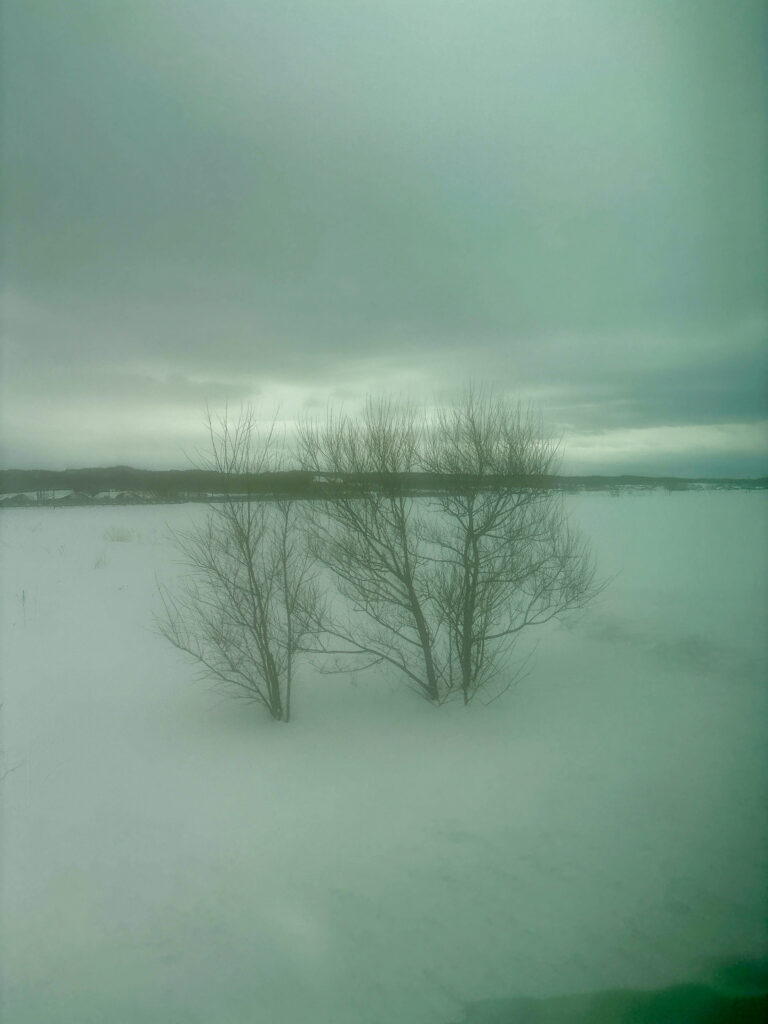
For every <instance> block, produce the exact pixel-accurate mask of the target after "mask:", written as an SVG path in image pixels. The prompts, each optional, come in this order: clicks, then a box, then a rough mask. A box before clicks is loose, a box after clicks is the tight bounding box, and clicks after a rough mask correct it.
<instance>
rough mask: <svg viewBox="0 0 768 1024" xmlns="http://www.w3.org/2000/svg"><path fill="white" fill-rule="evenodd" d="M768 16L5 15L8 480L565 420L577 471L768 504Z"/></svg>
mask: <svg viewBox="0 0 768 1024" xmlns="http://www.w3.org/2000/svg"><path fill="white" fill-rule="evenodd" d="M763 18H764V10H763V4H762V3H760V2H759V0H740V2H739V3H738V4H732V5H726V4H723V3H722V2H720V0H675V2H674V3H656V2H653V0H640V2H636V3H619V4H617V3H615V2H613V0H541V2H537V3H535V4H532V3H529V2H524V0H511V2H510V0H505V2H503V3H498V2H495V0H479V2H477V3H472V4H467V3H464V2H459V0H441V2H435V0H420V2H418V3H413V2H411V0H385V2H383V3H376V4H373V3H368V2H363V3H346V2H343V0H298V2H296V3H291V4H286V3H284V2H283V0H220V2H217V3H215V4H213V3H212V2H211V0H164V2H163V3H161V4H158V3H156V2H154V0H130V2H127V0H117V2H110V3H103V4H94V3H92V2H90V0H68V2H67V3H65V4H62V3H59V2H58V0H38V2H36V3H33V4H30V3H23V2H10V3H8V4H6V9H5V11H4V15H3V46H4V52H3V103H4V109H3V143H4V163H5V182H4V210H3V212H4V220H5V229H4V240H5V256H6V259H5V265H4V270H3V280H2V288H3V294H2V298H3V307H4V314H3V333H4V341H3V358H2V370H3V382H2V399H3V410H4V411H3V417H4V418H3V452H2V464H4V465H5V466H7V467H8V466H14V467H23V466H28V467H48V468H64V467H66V466H74V467H77V466H86V465H114V464H130V465H134V466H140V467H147V468H152V467H158V468H163V467H166V468H167V467H173V466H177V467H181V466H183V465H184V460H183V454H182V451H183V450H193V449H194V447H195V446H196V445H197V444H198V443H199V442H200V441H201V439H202V429H201V409H202V407H203V406H204V404H205V402H206V401H208V402H210V403H211V405H212V406H213V407H214V408H217V407H221V406H222V405H223V404H224V403H225V402H229V403H230V406H232V407H235V406H237V405H239V404H240V403H241V402H244V401H248V400H250V399H253V398H257V399H259V400H260V401H261V403H262V405H263V408H264V409H265V411H266V414H267V415H271V414H272V412H273V411H274V410H275V409H276V408H279V409H280V416H281V418H283V419H285V421H286V422H287V423H288V424H290V423H292V422H293V420H294V419H295V418H296V417H297V416H299V415H301V414H302V413H303V412H306V411H308V410H310V411H311V410H317V409H321V408H322V407H323V406H324V404H325V403H326V401H327V400H328V399H334V400H336V401H339V402H341V401H343V402H344V403H345V404H346V406H347V408H354V407H355V406H356V405H357V404H358V403H359V402H360V400H361V399H362V397H363V396H364V395H365V394H366V393H371V392H381V391H388V392H397V393H407V394H410V395H412V396H415V397H419V398H421V399H423V400H425V401H427V402H431V401H434V400H436V399H443V398H445V396H446V395H449V394H451V393H453V392H454V391H455V390H456V388H457V386H458V385H460V384H462V383H463V382H464V381H465V380H466V379H467V377H468V376H469V375H473V376H474V377H475V378H476V379H477V380H478V381H480V382H482V381H485V380H492V381H493V382H494V383H495V384H496V385H497V386H498V387H499V388H500V389H501V390H502V391H507V392H508V393H509V394H510V395H511V396H512V397H513V398H515V399H517V398H520V399H523V400H533V401H535V402H536V403H538V404H539V405H541V406H542V407H543V410H544V413H545V415H546V418H547V422H548V423H549V424H550V425H551V427H552V429H553V431H554V432H555V433H557V434H559V433H564V434H565V436H566V437H567V439H568V449H567V462H566V466H565V470H566V471H567V472H607V473H610V472H645V473H650V474H674V475H709V476H712V475H719V476H751V475H765V474H766V472H768V441H767V437H768V432H767V431H766V419H768V414H767V413H766V400H765V394H766V387H765V386H766V365H767V360H768V356H767V355H766V353H767V352H768V347H767V346H766V344H765V342H766V323H767V322H768V316H767V313H766V289H765V280H766V279H768V264H767V262H766V224H767V223H768V209H767V208H766V192H765V187H764V184H765V180H766V178H767V177H768V159H767V154H768V146H767V145H766V121H765V99H766V92H765V84H766V79H765V68H766V53H765V33H764V32H763Z"/></svg>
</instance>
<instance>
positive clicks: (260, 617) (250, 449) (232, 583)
mask: <svg viewBox="0 0 768 1024" xmlns="http://www.w3.org/2000/svg"><path fill="white" fill-rule="evenodd" d="M207 423H208V434H209V442H210V448H209V451H208V453H207V454H206V455H204V456H201V468H205V469H208V470H213V471H214V472H216V473H218V474H220V478H221V480H222V486H223V488H224V494H223V495H221V496H220V499H221V500H218V501H216V502H215V503H212V504H211V505H210V507H209V511H208V515H207V517H206V519H205V521H204V522H203V523H202V524H200V525H199V526H195V527H192V528H191V529H189V530H185V531H174V533H173V539H174V542H175V544H176V547H177V550H178V552H179V554H180V556H181V562H182V564H183V565H184V566H185V568H186V570H187V572H186V575H185V576H184V577H183V578H182V583H181V587H180V588H179V590H178V591H177V592H175V593H171V591H170V590H169V589H168V588H167V587H163V586H161V587H160V594H161V599H162V604H163V611H162V613H161V614H160V615H159V616H157V618H156V625H157V628H158V631H159V632H160V634H161V635H162V636H164V637H165V638H166V639H167V640H169V641H170V642H171V643H172V644H173V645H174V646H175V647H177V648H179V650H182V651H184V652H185V653H187V654H188V655H190V656H191V657H192V658H193V659H194V660H195V661H197V662H198V663H199V664H200V665H201V666H202V667H203V668H204V670H205V672H206V674H208V675H210V676H212V677H213V678H215V679H217V680H219V681H220V682H222V683H225V684H227V685H228V686H230V687H232V688H234V689H235V691H239V693H240V694H241V696H243V697H246V698H248V699H251V700H255V701H258V702H259V703H261V704H263V705H264V707H266V708H267V710H268V711H269V713H270V714H271V716H272V717H273V718H274V719H277V720H282V721H286V722H287V721H289V719H290V716H291V703H292V687H293V680H294V671H295V663H296V658H297V655H298V654H299V653H300V652H301V650H302V646H303V644H304V642H305V640H306V638H307V635H308V634H309V633H311V632H312V631H313V629H314V628H315V626H314V624H315V623H317V622H319V621H320V620H321V618H322V615H321V614H320V605H321V600H320V595H319V592H318V589H317V587H316V583H315V579H314V572H313V568H312V560H311V557H310V554H309V552H308V550H307V547H306V545H305V544H304V543H303V533H302V531H301V530H300V528H299V525H298V518H297V517H298V510H297V508H296V506H295V503H294V502H292V501H291V500H285V499H281V498H279V497H276V498H275V497H273V498H270V500H264V496H263V495H261V496H260V495H256V494H254V493H253V490H252V483H253V480H254V477H255V476H256V475H257V474H259V473H265V472H267V471H274V470H275V469H277V468H278V465H279V459H280V456H279V455H278V453H277V450H276V444H275V438H274V424H273V425H272V427H271V428H270V429H269V430H267V431H266V432H260V431H259V428H258V424H257V421H256V417H255V414H254V412H253V410H252V409H247V410H246V411H244V412H242V413H241V414H240V416H239V418H238V419H237V420H235V421H234V422H232V421H230V420H229V419H228V417H227V415H226V414H225V415H224V417H223V418H222V419H220V420H218V421H214V420H213V419H212V418H211V416H210V414H209V416H208V421H207ZM243 488H245V492H244V493H243Z"/></svg>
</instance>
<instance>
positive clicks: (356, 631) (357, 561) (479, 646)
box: [158, 392, 600, 721]
mask: <svg viewBox="0 0 768 1024" xmlns="http://www.w3.org/2000/svg"><path fill="white" fill-rule="evenodd" d="M209 440H210V450H209V454H208V456H207V461H206V468H211V469H214V470H216V471H217V472H219V473H221V474H222V476H223V479H225V480H227V481H229V486H230V490H229V493H228V494H227V495H226V497H225V500H224V501H222V502H220V503H217V504H215V505H212V506H211V507H210V510H209V514H208V517H207V519H206V520H205V522H204V523H203V524H201V525H199V526H196V527H194V528H193V529H191V530H190V531H188V532H184V533H181V532H179V533H177V534H176V535H175V539H176V544H177V547H178V549H179V551H180V554H181V560H182V562H183V564H184V565H185V567H186V575H185V576H184V577H183V578H182V581H181V584H180V586H179V587H177V588H176V591H175V592H173V593H172V592H171V591H169V590H168V589H167V588H161V595H162V601H163V610H162V612H161V614H160V616H159V617H158V626H159V629H160V632H161V633H162V634H163V635H164V636H165V637H166V638H167V639H168V640H170V641H171V643H173V644H174V645H175V646H176V647H178V648H180V649H181V650H183V651H185V652H186V653H188V654H189V655H191V656H192V657H193V658H194V659H195V660H196V661H197V662H198V663H199V664H200V665H201V666H203V668H204V669H205V670H206V672H207V673H209V674H210V675H212V676H213V677H214V678H216V679H218V680H219V681H222V682H225V683H227V684H230V685H231V686H234V687H235V688H237V689H238V690H239V691H240V693H241V694H243V695H245V696H248V697H250V698H252V699H255V700H257V701H260V702H261V703H262V704H263V705H264V706H265V707H266V708H267V709H268V710H269V712H270V714H271V715H272V716H273V717H274V718H276V719H281V720H286V721H287V720H288V719H289V718H290V714H291V690H292V684H293V678H294V668H295V662H296V659H297V657H299V656H300V655H308V656H311V657H315V658H318V657H322V659H323V666H324V667H325V668H326V669H328V668H330V669H331V670H334V669H335V670H344V669H345V668H349V667H350V666H353V667H361V666H364V665H376V664H385V665H389V666H391V667H393V668H394V669H396V670H397V671H398V672H399V673H400V674H401V675H402V676H403V677H404V678H405V680H407V682H408V683H409V685H410V686H411V687H412V688H413V689H414V690H415V691H416V692H417V693H419V694H420V695H421V696H423V697H424V698H425V699H427V700H429V701H432V702H433V703H435V704H440V703H442V702H443V701H445V700H446V699H448V698H450V697H453V696H456V695H459V696H460V697H461V698H462V699H463V701H464V703H469V701H470V700H472V698H473V697H474V696H475V695H476V694H477V693H478V692H479V691H480V690H485V691H486V692H488V690H489V688H495V693H499V692H502V691H503V690H504V689H506V688H507V687H508V686H509V684H510V683H511V681H512V680H513V679H514V678H515V669H514V666H513V664H512V662H511V659H510V654H511V650H512V648H513V647H514V645H515V643H516V641H517V639H518V637H519V635H520V633H521V631H522V630H523V629H525V628H526V627H527V626H531V625H535V624H539V623H544V622H547V621H548V620H550V619H552V618H553V617H554V616H557V615H560V614H562V613H564V612H565V611H567V610H569V609H573V608H578V607H583V606H584V605H585V604H586V603H587V602H588V601H589V600H591V598H592V597H594V595H595V594H596V593H597V592H598V590H599V589H600V584H598V583H597V582H596V579H595V567H594V563H593V560H592V557H591V555H590V551H589V547H588V545H587V543H586V541H585V540H584V539H583V538H581V537H580V536H579V535H578V534H577V533H576V532H575V531H573V530H572V529H571V528H570V527H569V525H568V523H567V520H566V517H565V514H564V508H563V503H562V498H561V496H560V495H559V494H558V493H556V492H555V491H553V490H551V489H548V488H547V487H546V486H544V485H543V484H544V480H543V478H545V477H546V476H547V475H548V474H550V473H552V472H553V469H554V465H555V460H556V457H557V445H556V444H554V443H553V442H552V441H550V440H549V439H548V438H547V436H546V434H545V432H544V428H543V425H542V423H541V420H540V419H539V418H538V417H537V416H536V415H535V414H534V413H533V412H531V411H530V410H523V409H521V408H519V407H511V406H509V405H508V404H507V403H505V402H504V401H503V400H502V399H500V398H496V397H494V396H491V395H478V394H477V393H474V392H470V393H468V394H467V396H466V397H465V399H464V400H463V401H462V402H461V403H460V404H458V405H455V406H451V407H448V408H444V409H438V410H437V411H436V412H434V413H432V414H431V415H429V416H427V415H426V414H425V413H424V412H421V411H419V410H417V409H415V408H413V407H411V406H408V405H406V404H404V403H402V402H400V401H396V400H378V401H370V402H368V404H367V405H366V408H365V410H364V413H363V414H362V415H361V416H359V417H352V416H347V415H338V414H334V413H329V415H328V416H327V417H326V419H325V420H324V421H323V422H321V423H320V422H304V423H302V424H300V425H299V428H298V431H297V435H296V438H295V443H294V451H293V455H294V460H295V462H296V463H298V465H299V466H300V467H301V468H303V469H305V470H310V471H312V472H314V473H315V474H316V477H317V478H318V479H321V480H327V479H331V480H333V479H334V478H339V477H341V478H344V479H348V478H349V477H350V476H353V477H354V478H355V479H356V480H358V481H359V482H360V485H359V487H357V488H356V489H355V490H354V491H352V490H351V489H349V488H347V489H343V488H338V487H336V486H333V485H332V484H330V485H329V486H328V489H327V493H326V494H325V495H324V496H323V497H322V498H321V499H319V500H312V501H302V502H296V501H290V500H275V501H264V500H257V499H256V498H253V497H250V496H249V495H248V494H247V493H245V494H243V493H239V492H241V491H242V487H243V484H242V480H243V478H244V475H245V474H251V475H252V474H258V473H262V472H267V471H273V470H275V469H277V468H281V463H280V460H281V459H285V457H286V456H285V454H284V447H283V446H282V445H277V444H276V443H275V437H274V433H273V431H267V432H265V433H263V432H261V433H260V432H259V429H258V426H257V422H256V419H255V416H254V414H253V412H252V411H247V412H245V413H243V414H241V416H240V417H239V418H238V419H237V420H236V421H235V422H231V421H229V420H228V419H227V418H226V417H225V418H224V419H222V420H221V421H219V422H217V423H214V422H213V421H212V420H210V419H209ZM278 453H280V454H278ZM417 471H418V472H428V473H431V474H435V475H436V476H437V477H439V478H440V479H441V480H442V481H443V488H442V489H441V490H440V491H439V492H437V493H436V494H435V495H431V496H426V497H425V496H415V495H414V494H412V493H410V492H409V489H408V487H407V486H405V485H404V482H405V481H406V480H407V476H406V474H409V473H413V472H417ZM331 591H333V593H331Z"/></svg>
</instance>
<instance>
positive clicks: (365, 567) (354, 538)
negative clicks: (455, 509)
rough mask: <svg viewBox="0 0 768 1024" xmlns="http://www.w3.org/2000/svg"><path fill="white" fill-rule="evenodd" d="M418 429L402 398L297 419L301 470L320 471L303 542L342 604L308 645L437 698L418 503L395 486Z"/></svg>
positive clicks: (413, 454) (409, 465) (415, 449)
mask: <svg viewBox="0 0 768 1024" xmlns="http://www.w3.org/2000/svg"><path fill="white" fill-rule="evenodd" d="M421 430H422V424H421V421H420V419H419V417H418V416H417V415H416V413H415V411H414V410H413V409H411V408H409V407H408V406H406V405H405V404H402V403H398V402H395V401H393V400H382V401H378V402H374V401H369V402H368V403H367V405H366V408H365V411H364V413H363V415H362V417H361V419H359V420H355V419H352V418H350V417H349V416H345V415H341V416H334V415H333V414H329V415H328V418H327V420H326V422H325V423H324V424H317V423H312V422H305V423H303V424H302V425H301V426H300V429H299V435H298V448H299V456H300V461H301V464H302V466H303V468H304V469H308V470H312V471H313V472H314V473H315V474H317V478H319V479H321V480H322V479H326V480H327V479H328V478H330V482H329V483H328V490H327V494H326V497H325V500H324V501H323V502H320V503H316V504H315V506H314V507H313V513H314V514H313V515H312V530H311V538H312V547H313V553H314V555H315V557H316V558H317V559H318V560H319V561H320V562H321V563H322V564H323V565H325V566H326V567H327V568H328V569H330V570H331V571H332V573H333V574H334V576H335V579H336V583H337V586H338V590H339V592H340V594H341V595H342V596H343V597H344V598H345V599H346V601H347V609H348V611H349V614H347V615H344V614H342V615H341V616H340V615H337V616H335V617H334V619H333V620H331V619H327V620H326V622H325V623H324V624H323V626H324V630H323V633H324V636H325V639H324V641H323V643H322V645H321V647H320V648H318V649H319V650H322V651H323V652H324V653H326V654H330V655H334V656H337V657H338V656H347V655H358V656H360V657H361V658H362V659H364V660H365V661H366V662H367V663H368V664H376V663H386V664H390V665H393V666H394V667H396V668H397V669H399V670H400V671H401V672H402V673H403V674H404V675H405V676H406V678H407V679H408V680H409V682H410V684H411V685H412V686H413V687H414V688H415V689H416V690H417V691H418V692H419V693H420V694H422V696H424V697H425V698H427V699H428V700H431V701H439V700H441V699H442V697H443V695H444V692H445V679H444V678H443V675H442V668H441V665H440V663H439V660H438V659H437V658H436V646H437V643H438V634H439V633H440V627H441V623H440V621H438V620H436V619H435V613H436V612H437V613H438V614H439V608H438V606H437V605H436V604H435V602H434V600H433V599H432V595H431V593H430V583H431V581H432V577H433V575H434V573H433V572H432V570H431V568H430V566H429V564H428V563H427V560H426V552H425V549H424V542H423V536H424V528H425V524H424V522H423V510H422V509H420V508H419V507H418V505H417V502H416V500H415V499H414V498H413V497H412V496H411V495H409V494H408V493H407V490H406V487H405V481H406V479H407V478H406V474H408V473H410V472H412V471H414V470H417V469H418V468H419V458H420V443H421ZM339 479H341V480H342V481H343V486H341V487H339V485H338V483H336V482H334V481H337V480H339Z"/></svg>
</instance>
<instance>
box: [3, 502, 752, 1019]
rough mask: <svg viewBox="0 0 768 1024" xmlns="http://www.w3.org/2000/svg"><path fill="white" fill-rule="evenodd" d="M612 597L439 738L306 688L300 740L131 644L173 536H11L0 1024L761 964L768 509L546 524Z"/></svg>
mask: <svg viewBox="0 0 768 1024" xmlns="http://www.w3.org/2000/svg"><path fill="white" fill-rule="evenodd" d="M567 500H568V507H569V509H570V510H571V512H572V514H573V517H574V519H575V520H576V521H578V522H579V523H581V524H583V526H584V527H585V529H586V530H587V531H588V532H589V534H590V535H591V536H592V538H593V542H594V545H595V548H596V551H597V553H598V556H599V560H600V565H601V571H602V573H603V574H604V575H609V574H613V573H615V572H618V573H619V574H618V576H617V577H616V579H615V580H614V582H613V583H612V585H611V587H610V589H609V590H608V591H607V592H606V593H605V594H604V596H603V597H602V599H601V600H600V602H599V603H598V604H597V605H596V606H595V607H594V608H593V609H592V610H591V611H590V612H589V613H588V614H586V615H584V616H583V617H582V618H581V619H580V620H578V621H573V622H571V623H569V624H568V625H566V626H563V625H558V626H554V627H553V628H549V627H547V629H546V631H541V632H539V633H538V634H537V635H536V636H537V638H538V639H539V641H540V644H539V647H538V650H537V652H536V656H535V662H534V666H533V672H532V674H531V675H530V676H529V677H528V679H527V680H525V681H524V682H523V683H522V684H521V685H520V686H519V687H518V688H517V689H516V690H514V691H511V692H509V693H507V694H506V696H505V697H503V698H502V699H501V700H499V701H497V702H495V703H494V704H492V705H490V706H488V707H484V706H483V705H482V704H479V703H478V704H477V705H475V706H472V707H470V708H469V709H464V708H462V707H460V706H451V707H445V708H441V709H439V710H435V709H433V708H431V707H429V706H427V705H425V704H423V703H421V702H419V701H418V699H417V698H416V697H415V696H413V695H412V694H410V693H409V692H408V691H407V690H406V689H405V687H404V686H402V685H400V684H398V683H397V682H396V681H394V680H392V679H390V678H387V677H382V676H381V675H378V676H377V675H376V674H373V675H368V674H361V675H360V676H359V677H358V678H357V679H341V680H339V679H329V678H327V677H321V676H318V675H317V674H316V673H314V672H313V671H312V670H311V669H308V670H307V671H306V672H305V674H304V677H303V680H302V681H301V684H300V686H299V689H298V692H297V695H296V707H295V710H296V720H295V722H293V723H292V724H291V725H289V726H284V725H276V724H273V723H271V722H270V721H268V720H267V719H266V718H265V716H264V714H263V712H262V711H261V710H260V709H259V708H257V707H255V706H249V705H245V704H242V703H238V702H235V701H229V700H226V699H224V698H223V697H222V695H221V694H220V693H217V692H215V691H213V690H212V689H211V687H210V685H208V684H205V683H201V682H200V681H198V680H196V677H195V671H194V669H193V668H191V667H190V665H189V664H188V663H187V662H186V661H184V660H183V659H182V657H181V656H180V655H179V654H178V653H177V652H175V651H174V650H173V649H172V648H170V647H169V646H168V645H167V644H166V643H165V642H164V641H162V640H161V639H159V638H157V637H155V636H154V635H153V634H152V633H151V631H150V612H151V608H152V606H153V604H154V602H155V597H154V588H155V574H156V573H158V574H161V575H162V576H163V577H164V578H168V577H170V576H171V575H172V573H173V572H174V568H173V565H172V563H171V559H170V551H169V548H168V545H167V543H166V541H165V539H164V524H165V523H166V522H168V521H171V522H174V523H176V524H180V523H181V522H182V521H184V520H185V519H186V518H187V517H188V516H190V515H199V514H202V513H203V509H202V508H200V507H192V506H176V507H168V506H152V507H133V508H71V509H55V510H51V509H41V510H26V509H19V510H5V511H3V512H2V513H0V540H1V542H2V548H1V549H0V555H1V557H2V601H3V603H2V611H1V613H0V614H1V618H0V622H1V623H2V633H1V639H2V647H1V648H0V668H1V669H2V679H3V686H4V693H3V698H2V700H3V708H2V711H1V712H0V715H2V720H3V733H4V740H3V746H4V747H5V761H6V767H7V768H11V769H13V770H12V771H11V772H10V774H8V775H7V776H6V777H5V779H4V781H3V782H2V783H1V784H0V801H2V806H3V825H4V831H3V841H2V850H3V854H4V873H3V890H2V936H3V947H4V948H3V951H2V952H3V967H4V980H5V984H4V1016H3V1020H4V1022H5V1024H39V1022H46V1024H64V1022H66V1024H87V1022H91V1021H92V1022H94V1024H96V1022H98V1024H104V1022H112V1021H115V1022H126V1024H145V1022H152V1024H155V1022H156V1024H181V1022H199V1024H252V1022H262V1021H263V1022H265V1024H305V1022H306V1024H309V1022H310V1021H311V1022H312V1024H318V1022H327V1024H331V1022H333V1024H361V1022H366V1024H367V1022H370V1024H374V1022H381V1024H385V1022H386V1024H395V1022H398V1024H445V1022H447V1021H453V1020H459V1019H460V1018H461V1016H462V1013H463V1005H464V1004H465V1003H467V1002H469V1001H472V1000H480V999H494V998H503V997H508V996H513V995H518V994H529V995H545V994H556V993H567V992H574V991H584V990H587V989H596V988H606V987H611V986H623V985H628V986H655V985H662V984H666V983H674V982H678V981H681V980H688V979H690V978H693V977H694V976H696V975H700V974H701V973H702V972H706V971H707V970H708V969H709V968H708V965H711V964H713V963H714V962H715V961H717V960H718V959H727V958H732V957H737V956H747V957H755V956H765V955H766V952H768V931H767V929H766V920H768V913H767V912H768V888H767V883H766V879H768V822H767V821H766V814H765V808H766V806H767V805H768V799H767V798H768V763H767V762H768V735H767V734H768V714H766V711H767V710H768V709H767V708H766V704H767V703H768V701H767V699H766V676H767V672H766V667H767V664H768V649H767V647H766V639H765V630H764V623H765V621H766V611H767V610H768V597H767V594H766V583H765V580H766V576H767V575H768V574H767V573H766V569H767V568H768V530H767V529H766V523H767V522H768V495H765V494H759V493H744V492H732V493H718V492H703V493H701V492H700V493H682V494H673V495H668V494H663V493H660V492H656V493H653V494H646V495H642V496H634V497H622V498H615V497H611V496H609V495H604V494H600V495H595V496H578V497H571V498H568V499H567Z"/></svg>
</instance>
